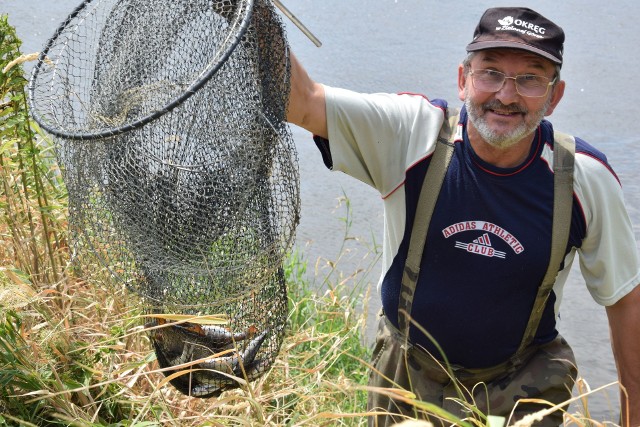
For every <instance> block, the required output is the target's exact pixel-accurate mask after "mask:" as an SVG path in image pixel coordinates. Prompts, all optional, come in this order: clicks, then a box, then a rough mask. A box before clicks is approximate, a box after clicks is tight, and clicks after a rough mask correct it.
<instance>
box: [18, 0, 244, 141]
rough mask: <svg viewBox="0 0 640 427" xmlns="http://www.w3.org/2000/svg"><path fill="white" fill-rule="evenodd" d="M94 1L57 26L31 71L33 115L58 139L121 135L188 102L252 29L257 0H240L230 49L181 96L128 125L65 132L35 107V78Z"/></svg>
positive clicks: (84, 3)
mask: <svg viewBox="0 0 640 427" xmlns="http://www.w3.org/2000/svg"><path fill="white" fill-rule="evenodd" d="M93 1H94V0H85V1H83V2H82V3H81V4H80V5H79V6H78V7H76V8H75V9H74V10H73V12H71V13H70V14H69V16H68V17H67V19H65V20H64V22H63V23H62V24H61V25H60V26H59V27H58V28H57V30H56V32H55V33H54V35H53V36H52V37H51V38H50V39H49V40H48V41H47V43H46V45H45V47H44V49H43V50H42V52H40V55H39V56H38V61H37V62H36V65H35V66H34V68H33V72H32V74H31V78H30V79H29V85H28V88H27V91H28V94H29V96H28V103H29V109H30V110H31V115H32V117H33V119H34V120H35V121H36V122H37V123H38V125H40V127H41V128H42V129H44V130H45V131H47V132H48V133H50V134H52V135H54V136H57V137H59V138H66V139H70V140H93V139H102V138H109V137H112V136H116V135H120V134H123V133H125V132H129V131H131V130H134V129H138V128H140V127H142V126H144V125H146V124H147V123H150V122H152V121H153V120H155V119H157V118H158V117H160V116H162V115H164V114H166V113H168V112H169V111H171V110H173V109H174V108H176V107H177V106H179V105H180V104H182V103H183V102H185V101H186V100H187V99H189V97H190V96H192V95H193V94H194V93H195V92H196V91H197V90H198V89H199V88H201V87H202V86H203V85H204V84H206V83H207V82H208V81H209V80H210V79H211V77H213V75H214V74H215V73H216V72H217V71H218V70H219V69H220V67H222V65H223V64H224V63H225V62H226V60H227V59H228V58H229V56H230V55H231V53H233V51H234V50H235V48H236V46H237V45H238V43H240V40H241V39H242V37H243V36H244V35H245V33H246V32H247V29H248V28H249V25H250V23H251V15H252V11H253V3H254V0H238V1H241V2H242V4H243V5H244V6H245V8H244V9H245V10H244V14H243V16H242V20H241V21H240V24H239V28H238V30H237V31H235V33H234V34H233V36H232V41H231V43H229V44H228V45H227V48H226V49H225V50H224V52H223V54H222V55H221V56H220V57H219V59H218V61H216V62H215V63H212V64H209V67H208V68H207V69H205V70H204V71H203V72H202V73H201V74H200V78H198V79H197V80H196V81H195V82H193V83H191V85H190V86H189V87H188V88H187V89H186V90H185V91H184V92H183V93H182V94H181V95H180V96H178V97H176V98H174V99H173V100H171V101H169V102H168V103H167V104H166V105H164V106H163V107H162V108H159V109H157V110H156V111H154V112H153V113H151V114H148V115H146V116H144V117H142V118H139V119H137V120H134V121H133V122H131V123H127V124H125V125H121V126H118V127H116V128H113V129H109V130H102V131H99V132H80V133H75V132H65V131H63V130H61V129H59V128H56V127H53V126H51V125H49V124H48V123H47V122H46V121H45V120H43V118H42V117H41V115H40V113H39V111H38V110H39V109H38V108H36V106H35V100H34V97H35V86H36V84H35V83H36V80H37V79H38V75H39V74H40V71H41V68H42V64H43V62H44V60H45V58H46V57H47V53H49V49H51V47H52V46H53V44H54V42H55V41H56V39H57V38H58V37H59V36H60V34H61V33H62V31H63V30H64V29H65V28H66V27H67V26H68V25H69V24H70V23H71V22H72V20H73V19H74V18H75V17H76V16H77V15H78V14H79V13H80V12H81V11H82V10H83V9H85V8H86V7H87V6H88V5H89V4H90V3H92V2H93Z"/></svg>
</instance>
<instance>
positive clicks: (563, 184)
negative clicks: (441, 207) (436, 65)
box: [398, 108, 575, 355]
mask: <svg viewBox="0 0 640 427" xmlns="http://www.w3.org/2000/svg"><path fill="white" fill-rule="evenodd" d="M458 121H459V111H458V110H455V109H452V108H449V109H448V110H447V114H446V117H445V120H444V122H443V123H442V128H441V129H440V134H439V135H438V142H437V143H436V148H435V151H434V153H433V158H432V159H431V163H430V165H429V169H428V170H427V174H426V176H425V179H424V182H423V184H422V190H421V192H420V196H419V198H418V206H417V208H416V216H415V220H414V223H413V228H412V230H411V238H410V240H409V250H408V253H407V260H406V263H405V267H404V271H403V274H402V284H401V287H400V298H399V301H398V329H399V330H400V331H401V332H402V333H404V334H405V336H407V337H408V336H409V324H410V323H409V321H408V317H409V315H410V313H411V306H412V304H413V296H414V294H415V290H416V284H417V282H418V277H419V275H420V262H421V260H422V253H423V250H424V247H425V245H426V238H427V230H428V229H429V223H430V222H431V215H432V214H433V209H434V207H435V204H436V201H437V199H438V195H439V193H440V189H441V188H442V182H443V181H444V177H445V175H446V173H447V169H448V167H449V163H450V161H451V158H452V157H453V151H454V141H455V138H456V130H457V128H458ZM574 155H575V139H574V138H573V137H572V136H570V135H566V134H563V133H559V132H555V133H554V150H553V172H554V180H553V185H554V200H553V228H552V235H551V256H550V259H549V265H548V268H547V272H546V274H545V276H544V279H543V280H542V283H541V284H540V287H539V288H538V294H537V296H536V300H535V302H534V305H533V309H532V310H531V314H530V316H529V322H528V324H527V327H526V329H525V332H524V335H523V337H522V342H521V343H520V347H519V348H518V350H517V352H516V355H517V354H520V353H521V352H522V351H524V350H525V349H526V348H527V347H528V346H529V344H531V342H532V341H533V338H534V337H535V334H536V331H537V329H538V325H539V323H540V319H541V317H542V312H543V311H544V307H545V305H546V302H547V298H548V297H549V295H550V293H551V290H552V289H553V284H554V283H555V279H556V276H557V275H558V271H559V270H560V266H561V264H562V261H563V259H564V255H565V251H566V247H567V242H568V240H569V229H570V227H571V212H572V208H573V165H574Z"/></svg>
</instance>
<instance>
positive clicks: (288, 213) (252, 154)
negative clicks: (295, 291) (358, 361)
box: [30, 0, 300, 397]
mask: <svg viewBox="0 0 640 427" xmlns="http://www.w3.org/2000/svg"><path fill="white" fill-rule="evenodd" d="M258 35H259V37H258ZM288 92H289V62H288V47H287V42H286V37H285V33H284V30H283V27H282V23H281V21H280V18H279V16H278V15H277V14H276V13H275V11H274V9H273V6H272V5H271V4H270V2H268V1H267V0H255V2H253V1H240V0H237V1H235V0H208V1H205V0H190V1H186V0H185V1H179V2H176V1H174V0H153V1H144V2H140V1H137V0H128V1H127V0H101V1H89V2H84V3H83V4H82V5H81V6H79V7H78V8H77V9H76V10H75V11H74V12H73V13H72V15H70V17H69V19H68V20H67V21H66V22H65V23H64V24H63V25H62V26H61V27H60V29H59V30H58V32H57V33H56V35H55V36H54V37H53V38H52V39H51V40H50V42H49V44H48V45H47V47H46V48H45V51H44V52H43V54H42V55H41V60H40V62H39V63H38V66H37V67H36V69H35V70H34V74H33V76H32V79H31V82H30V95H31V96H30V102H31V107H32V108H31V110H32V114H33V115H34V117H35V118H36V120H37V121H38V122H39V123H40V124H41V126H42V127H43V128H45V129H46V130H47V131H49V132H50V133H51V134H52V135H54V139H55V141H56V149H57V155H58V159H59V162H60V165H61V167H62V169H63V173H64V179H65V184H66V185H67V188H68V193H69V211H70V227H71V229H72V230H73V231H74V233H75V235H76V244H77V248H78V250H79V251H85V252H86V251H89V252H91V253H92V254H94V255H95V256H97V257H99V259H100V260H101V261H102V262H103V263H104V265H105V266H107V267H108V269H109V271H110V274H111V275H112V276H113V278H114V279H115V280H117V281H120V282H122V283H125V284H126V285H127V286H128V287H129V288H130V289H131V290H133V291H134V292H136V293H138V294H140V295H141V296H143V297H144V301H145V303H146V307H145V311H146V312H147V314H149V315H150V316H152V317H151V319H152V320H151V321H149V322H148V323H147V324H146V326H147V328H148V332H149V337H150V339H151V342H152V344H153V347H154V349H155V352H156V355H157V360H158V362H159V364H160V366H161V367H170V368H172V369H171V370H170V371H167V372H166V374H167V375H168V374H172V373H175V372H180V373H182V374H183V375H180V376H177V377H176V378H174V379H173V380H172V384H173V385H174V386H175V387H176V388H177V389H179V390H180V391H182V392H183V393H186V394H190V395H193V396H200V397H207V396H212V395H217V394H218V393H220V392H221V391H223V390H225V389H227V388H230V387H237V386H238V385H239V384H242V383H243V381H241V380H240V378H241V379H242V380H253V379H255V378H257V377H259V376H260V375H261V374H262V373H264V372H265V371H266V370H267V369H269V367H270V366H271V364H272V363H273V361H274V359H275V357H276V355H277V353H278V351H279V348H280V345H281V342H282V338H283V334H284V326H285V322H286V314H287V312H286V310H287V298H286V286H285V281H284V273H283V268H282V264H283V258H284V257H285V255H286V254H287V252H288V251H289V250H290V248H291V244H292V242H293V239H294V233H295V228H296V225H297V223H298V216H299V204H300V203H299V183H298V172H297V158H296V153H295V149H294V147H293V141H292V137H291V134H290V131H289V129H288V127H287V125H286V122H285V113H286V102H287V99H288ZM175 315H183V316H212V315H213V316H217V317H221V318H223V319H224V321H223V323H222V324H209V323H207V322H204V321H203V320H200V319H198V318H196V319H186V320H184V319H183V320H182V321H176V320H175V319H176V316H175ZM196 361H197V362H196ZM194 362H196V363H194Z"/></svg>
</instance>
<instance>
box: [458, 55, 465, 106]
mask: <svg viewBox="0 0 640 427" xmlns="http://www.w3.org/2000/svg"><path fill="white" fill-rule="evenodd" d="M466 84H467V76H466V75H465V73H464V66H463V65H462V64H460V65H458V98H459V99H460V101H463V102H464V99H465V86H466Z"/></svg>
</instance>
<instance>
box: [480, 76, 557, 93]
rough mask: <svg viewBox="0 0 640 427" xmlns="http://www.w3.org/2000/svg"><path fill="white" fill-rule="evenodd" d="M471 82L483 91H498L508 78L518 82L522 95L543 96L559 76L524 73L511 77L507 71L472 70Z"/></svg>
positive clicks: (518, 89) (517, 85)
mask: <svg viewBox="0 0 640 427" xmlns="http://www.w3.org/2000/svg"><path fill="white" fill-rule="evenodd" d="M470 74H471V82H472V83H473V87H474V88H476V89H477V90H480V91H482V92H492V93H493V92H497V91H499V90H500V89H502V86H504V82H505V81H506V80H507V79H512V80H513V81H514V82H515V84H516V91H518V93H519V94H520V95H522V96H527V97H531V98H541V97H543V96H545V95H546V94H547V92H548V91H549V86H551V85H553V84H554V83H555V82H556V80H557V77H556V78H554V79H553V80H551V79H550V78H548V77H544V76H537V75H535V74H522V75H519V76H515V77H509V76H507V75H506V74H505V73H501V72H500V71H496V70H471V72H470Z"/></svg>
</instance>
